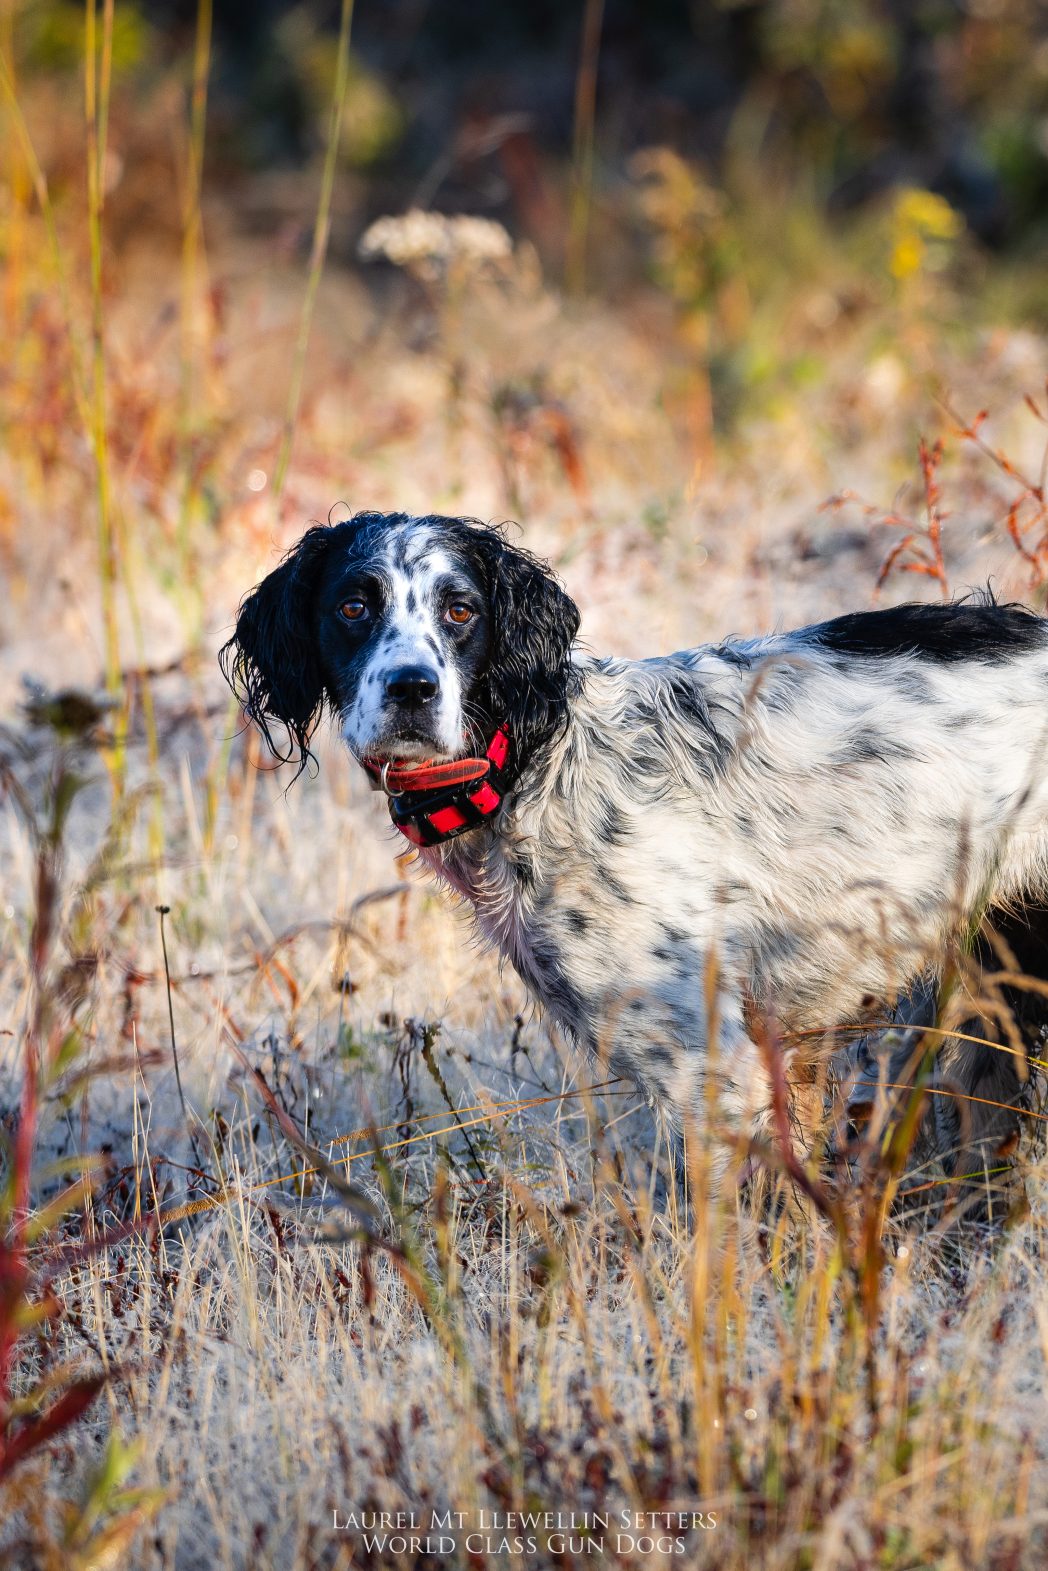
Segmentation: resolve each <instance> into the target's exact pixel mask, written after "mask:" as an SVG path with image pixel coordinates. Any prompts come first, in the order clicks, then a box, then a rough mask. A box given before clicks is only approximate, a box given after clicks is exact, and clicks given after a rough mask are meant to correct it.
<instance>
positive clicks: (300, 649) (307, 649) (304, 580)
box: [218, 524, 334, 772]
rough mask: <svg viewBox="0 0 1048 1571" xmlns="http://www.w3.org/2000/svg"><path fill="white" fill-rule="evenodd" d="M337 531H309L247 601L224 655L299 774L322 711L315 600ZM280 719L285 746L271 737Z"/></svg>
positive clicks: (241, 694)
mask: <svg viewBox="0 0 1048 1571" xmlns="http://www.w3.org/2000/svg"><path fill="white" fill-rule="evenodd" d="M333 532H334V531H333V530H332V529H331V528H329V527H325V526H324V525H321V524H318V525H317V526H316V527H314V528H313V529H307V531H306V533H305V534H304V535H303V536H302V539H301V540H300V541H299V542H298V544H297V545H296V546H294V547H293V548H292V549H291V550H290V551H289V552H288V554H287V556H285V558H284V560H283V561H282V562H281V564H280V566H279V567H277V568H275V569H274V570H273V572H272V573H270V575H269V577H268V578H264V579H263V580H262V582H261V583H260V584H259V585H258V587H257V588H256V589H253V590H252V591H251V593H250V594H249V595H246V596H245V598H244V599H243V600H242V601H241V604H240V609H239V611H238V613H237V625H236V631H235V632H234V634H233V636H232V638H231V639H230V640H229V642H228V643H227V644H226V645H224V647H223V648H222V650H221V652H220V654H219V657H218V658H219V664H220V665H221V667H222V671H223V674H224V676H225V678H226V681H227V682H228V683H229V685H230V687H231V688H232V689H233V691H234V693H235V694H236V696H237V698H238V699H239V700H240V702H241V704H242V705H243V708H244V710H245V712H246V713H247V714H248V715H250V717H251V719H252V720H253V721H254V722H255V724H256V725H257V726H258V728H259V730H260V731H261V732H262V735H263V736H264V737H265V739H266V742H267V744H268V746H269V749H270V751H271V752H272V753H273V754H274V756H275V757H277V758H279V759H280V761H281V762H282V763H291V762H294V761H295V760H296V759H297V761H298V764H299V770H300V772H301V770H302V769H304V768H305V766H306V763H307V762H308V760H309V759H310V758H311V757H312V754H311V753H310V750H309V738H310V736H311V735H312V732H313V729H314V727H315V726H316V723H317V721H318V720H319V719H320V715H321V711H322V710H323V707H324V684H323V681H322V679H321V675H320V667H319V664H318V661H317V648H316V637H315V634H314V628H313V617H312V599H313V590H314V588H315V585H316V579H317V573H318V569H319V567H320V564H321V563H322V561H323V560H324V556H325V554H326V552H327V550H328V547H329V545H330V543H331V535H332V533H333ZM274 721H279V722H280V724H281V725H283V726H284V728H285V730H286V731H287V741H286V744H285V745H283V746H281V745H280V744H279V742H278V741H276V740H274V738H273V733H272V731H271V729H270V727H271V725H272V723H273V722H274Z"/></svg>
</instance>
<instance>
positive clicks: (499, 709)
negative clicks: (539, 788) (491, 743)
mask: <svg viewBox="0 0 1048 1571" xmlns="http://www.w3.org/2000/svg"><path fill="white" fill-rule="evenodd" d="M472 533H473V535H474V536H475V539H476V544H477V546H478V548H479V550H480V554H481V556H482V558H483V561H484V566H485V573H486V576H487V579H488V591H489V598H490V606H491V651H490V654H489V657H488V664H487V669H486V671H485V673H484V676H483V677H482V678H481V688H482V692H481V694H480V697H481V701H482V702H483V704H484V707H485V708H486V709H487V710H488V712H489V714H490V716H491V719H492V720H493V721H495V722H496V723H497V724H498V723H501V722H503V721H506V722H507V723H508V725H509V729H510V734H511V735H512V737H513V740H514V743H515V745H516V747H517V749H518V750H519V753H520V755H521V756H527V755H528V754H530V753H533V752H534V751H535V750H536V749H537V748H539V747H541V746H542V745H543V743H545V742H547V741H549V740H550V738H551V737H553V736H555V735H556V733H557V732H558V731H559V730H560V728H561V727H562V726H563V724H564V722H565V720H566V718H567V713H568V700H569V698H570V697H571V695H572V693H573V692H574V691H575V689H576V686H577V680H578V679H577V677H576V675H575V672H574V669H573V667H572V664H571V646H572V644H573V643H574V641H575V637H576V634H577V633H578V630H579V611H578V607H577V606H576V604H575V602H574V600H572V599H571V598H570V596H568V595H566V594H565V593H564V590H563V589H562V588H561V587H560V585H559V584H558V583H557V580H556V579H555V578H554V576H553V574H552V572H551V571H550V569H549V567H548V566H547V565H546V564H545V563H544V562H542V561H540V560H539V559H538V558H537V557H534V556H532V555H531V553H530V552H528V551H522V550H521V549H520V548H519V547H517V546H512V545H510V544H509V543H508V542H507V541H506V540H504V539H503V537H502V535H501V534H500V533H499V532H498V531H497V530H495V529H475V530H473V531H472Z"/></svg>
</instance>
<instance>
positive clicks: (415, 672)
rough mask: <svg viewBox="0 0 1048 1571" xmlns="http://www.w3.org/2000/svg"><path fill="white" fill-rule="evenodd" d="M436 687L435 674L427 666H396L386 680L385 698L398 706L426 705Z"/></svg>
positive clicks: (434, 693) (434, 692)
mask: <svg viewBox="0 0 1048 1571" xmlns="http://www.w3.org/2000/svg"><path fill="white" fill-rule="evenodd" d="M438 686H439V684H438V681H437V673H436V672H435V671H431V670H430V669H429V667H428V666H423V665H404V666H398V668H397V669H396V670H395V671H391V672H390V673H389V676H388V677H387V678H386V697H387V698H392V699H393V701H394V702H395V703H398V704H428V703H429V700H430V699H431V698H435V697H436V696H437V690H438Z"/></svg>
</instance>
